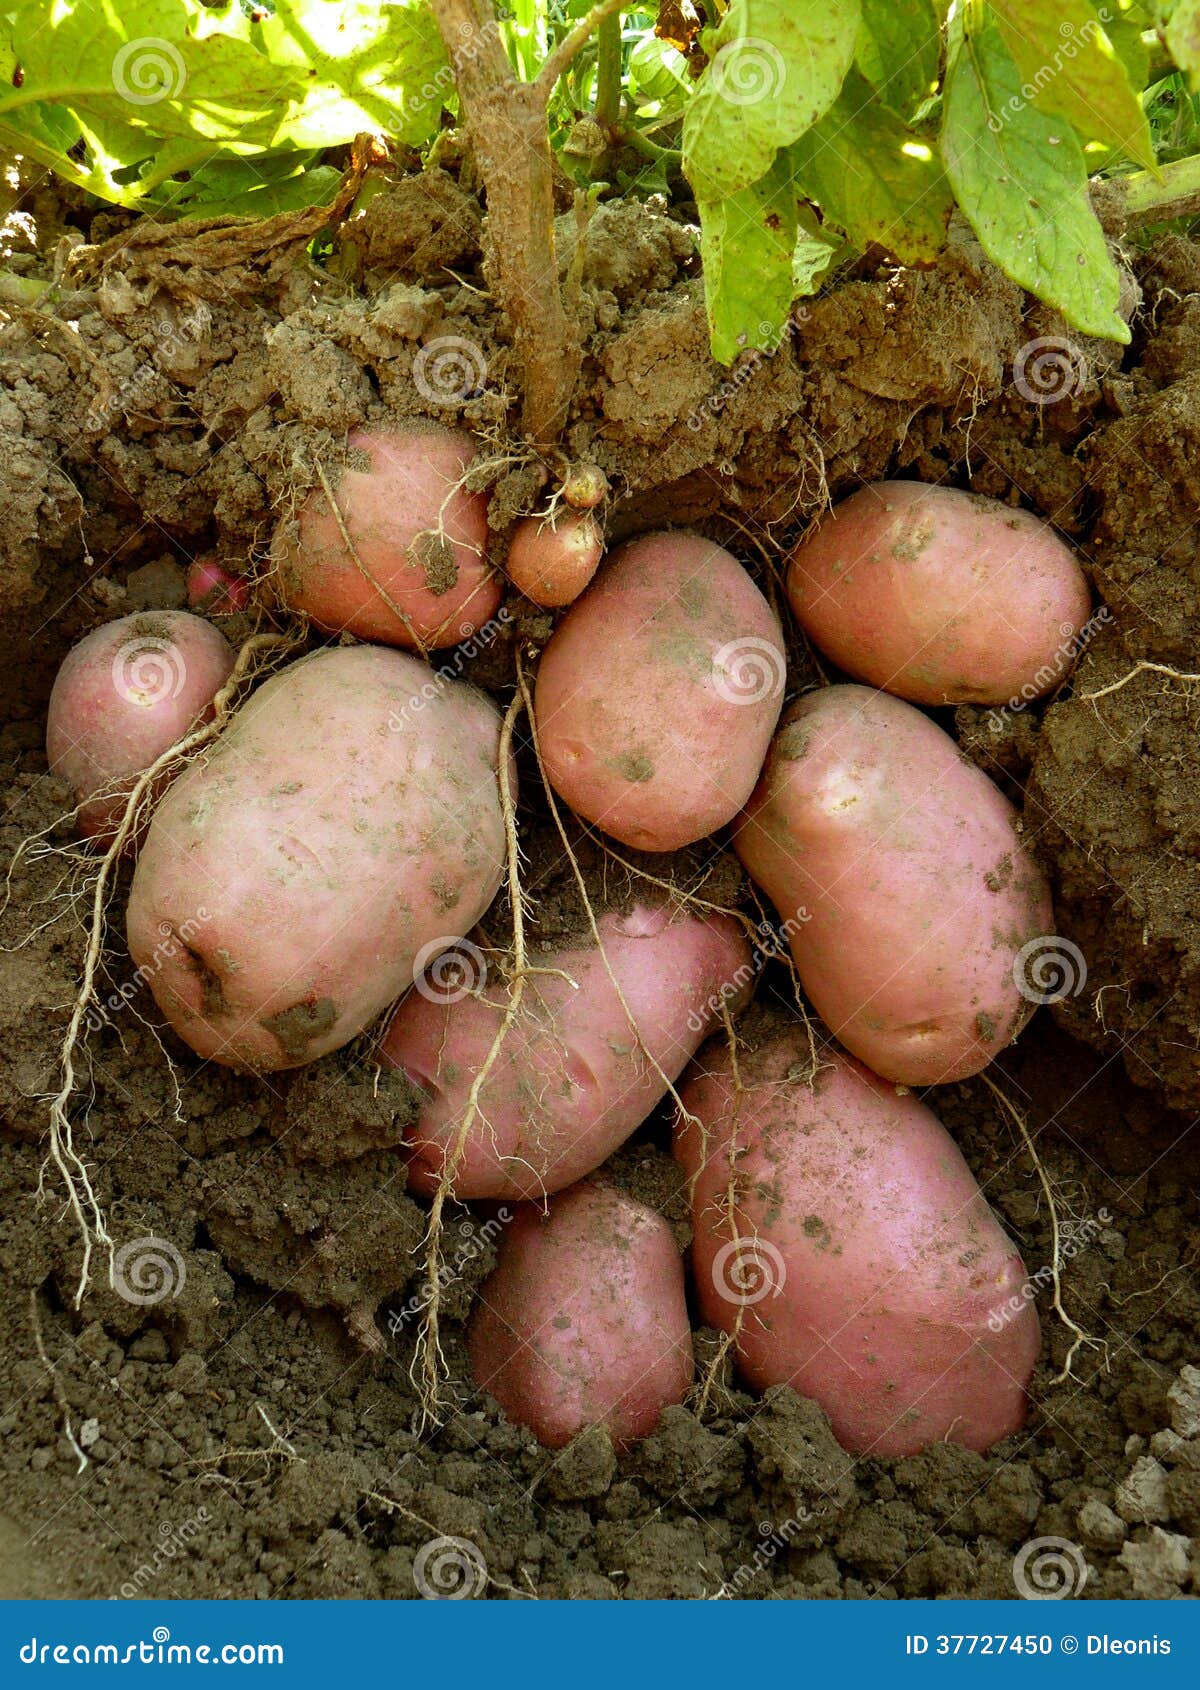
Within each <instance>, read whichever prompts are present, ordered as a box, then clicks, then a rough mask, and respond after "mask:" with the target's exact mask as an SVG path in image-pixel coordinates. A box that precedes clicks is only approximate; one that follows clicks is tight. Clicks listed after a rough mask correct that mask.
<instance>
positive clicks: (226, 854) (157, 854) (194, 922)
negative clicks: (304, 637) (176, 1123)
mask: <svg viewBox="0 0 1200 1690" xmlns="http://www.w3.org/2000/svg"><path fill="white" fill-rule="evenodd" d="M428 675H429V670H428V668H427V667H426V666H425V665H424V664H423V663H420V662H419V661H417V659H415V658H411V657H407V656H405V655H404V654H403V653H401V652H398V651H389V650H387V649H385V648H383V647H380V646H353V647H346V648H342V649H336V650H327V651H320V652H316V653H314V654H313V655H312V656H310V657H306V658H303V659H302V660H301V661H300V662H298V663H293V664H291V665H290V666H289V667H288V668H286V669H284V670H283V671H282V673H280V674H278V675H276V676H274V677H273V678H272V679H271V680H269V681H268V682H267V683H266V684H265V685H264V686H262V687H260V688H259V690H258V691H257V692H256V693H255V694H254V695H253V696H252V697H251V698H250V700H249V701H248V702H247V703H246V704H245V705H243V706H242V708H241V709H240V710H239V711H238V712H237V714H236V716H235V717H234V718H233V720H232V722H231V723H230V724H229V727H228V728H227V729H226V731H225V733H224V734H223V735H222V736H221V738H220V740H219V741H218V742H217V744H216V746H215V747H214V749H213V751H212V753H211V754H210V755H209V756H208V758H207V759H206V761H204V762H203V763H199V764H197V765H196V766H194V767H193V768H192V769H190V770H189V771H188V772H187V773H186V774H185V775H183V776H182V777H181V778H180V779H179V780H178V781H177V782H176V783H175V785H174V786H173V787H172V788H171V791H170V792H169V793H168V794H167V796H166V798H165V799H164V801H163V803H162V804H161V805H160V807H159V809H158V810H157V812H156V813H155V816H154V820H153V822H152V823H151V826H150V832H149V836H148V838H147V840H146V845H145V848H144V850H143V852H142V855H141V858H140V860H139V862H138V867H137V872H136V874H135V875H134V880H133V887H132V890H131V892H130V897H129V912H128V920H127V930H128V935H129V950H130V955H131V956H132V958H133V961H134V963H135V964H138V965H141V964H142V963H147V965H148V975H149V981H150V985H151V988H152V990H153V992H154V995H155V997H156V998H157V1000H158V1003H159V1005H160V1007H161V1008H162V1010H163V1011H164V1013H165V1014H166V1016H167V1018H168V1020H169V1021H170V1022H171V1024H172V1026H173V1027H174V1028H175V1030H176V1032H177V1033H178V1034H179V1036H180V1037H181V1038H182V1039H184V1040H185V1041H186V1042H187V1043H188V1044H189V1045H191V1047H192V1049H193V1050H194V1051H196V1052H197V1054H198V1055H200V1056H204V1057H211V1058H213V1059H214V1060H216V1061H218V1062H223V1063H226V1064H228V1065H229V1066H230V1067H235V1068H244V1069H250V1070H253V1071H258V1072H268V1071H270V1070H272V1069H278V1068H293V1067H296V1066H298V1065H299V1064H300V1063H302V1062H309V1061H312V1060H313V1058H315V1057H317V1056H322V1055H324V1054H325V1052H326V1051H330V1050H336V1049H337V1048H338V1046H339V1045H343V1044H345V1042H346V1041H347V1039H351V1038H353V1037H354V1036H355V1034H356V1033H359V1032H361V1031H362V1029H363V1028H364V1027H365V1026H366V1025H367V1023H368V1022H369V1021H370V1020H371V1019H372V1017H373V1016H375V1015H378V1014H379V1013H380V1011H381V1010H383V1009H385V1008H386V1007H387V1005H388V1003H389V1002H391V1001H392V999H394V998H396V997H397V996H399V994H400V993H401V992H402V991H403V990H404V988H405V987H406V986H408V985H409V984H410V983H411V981H412V978H413V965H414V961H415V959H416V957H417V955H418V953H419V952H420V951H421V950H422V948H423V947H425V946H427V945H430V944H432V943H434V942H436V941H440V942H441V943H442V944H449V943H451V942H452V939H453V938H454V937H456V936H458V935H461V934H462V933H464V932H466V931H467V929H468V928H470V927H471V926H472V925H473V924H474V923H475V922H476V921H477V920H478V919H479V917H480V916H481V915H482V914H483V912H484V910H485V909H486V908H487V906H488V904H489V903H490V902H491V900H492V898H493V897H494V896H495V893H496V889H497V887H498V886H499V884H500V878H501V873H502V868H503V861H504V828H503V817H502V813H501V806H500V796H499V776H498V768H497V760H498V755H499V728H500V724H499V718H498V716H497V714H496V712H495V710H494V709H493V707H492V705H491V704H490V703H489V702H488V701H487V700H486V699H485V698H484V697H483V696H482V694H480V693H477V692H476V691H475V690H474V689H473V688H471V687H468V686H466V685H465V684H463V683H462V682H460V681H447V682H446V683H444V684H443V685H442V687H441V688H440V690H439V691H438V692H437V693H436V694H435V695H434V696H433V697H430V696H429V695H428V692H427V691H426V692H423V691H422V688H423V686H424V683H425V682H426V680H427V678H428ZM200 910H202V911H203V917H202V918H200V917H198V911H200ZM185 922H187V923H190V927H189V929H188V930H189V931H190V932H191V933H192V934H193V937H192V938H191V940H190V941H189V943H188V944H187V945H186V946H185V945H181V944H180V945H177V946H176V947H175V954H174V956H173V958H172V960H171V961H170V962H169V963H168V964H166V965H164V966H161V967H153V968H151V967H149V959H151V958H152V957H153V956H154V949H155V946H159V947H160V948H161V943H162V940H163V938H164V937H165V936H169V935H170V934H173V933H174V934H178V933H179V931H180V928H181V927H182V926H183V924H184V923H185Z"/></svg>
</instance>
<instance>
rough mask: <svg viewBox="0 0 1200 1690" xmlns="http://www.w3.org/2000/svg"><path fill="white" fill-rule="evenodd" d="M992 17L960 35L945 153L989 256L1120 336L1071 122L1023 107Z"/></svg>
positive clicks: (1096, 327) (1105, 255)
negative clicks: (983, 23) (1069, 123)
mask: <svg viewBox="0 0 1200 1690" xmlns="http://www.w3.org/2000/svg"><path fill="white" fill-rule="evenodd" d="M1021 86H1022V79H1021V74H1020V72H1019V71H1018V69H1017V67H1016V65H1015V64H1014V63H1013V60H1012V58H1011V57H1010V55H1009V53H1008V50H1007V49H1006V47H1005V45H1004V40H1003V38H1002V36H1001V34H1000V31H999V29H998V28H997V27H996V26H995V24H985V26H984V27H983V28H982V29H981V30H979V31H978V32H977V33H976V32H970V33H964V35H963V37H962V39H961V43H960V45H959V46H958V48H957V51H956V52H955V53H954V54H953V56H952V59H951V63H950V67H949V70H948V72H947V77H946V94H945V108H944V110H945V121H944V128H943V132H942V156H943V158H944V159H945V163H946V174H947V175H948V176H949V178H950V181H951V184H952V186H953V188H954V192H955V197H956V198H957V200H958V203H959V205H960V206H961V207H962V209H963V212H964V213H965V215H966V217H967V219H968V220H969V222H970V224H971V227H972V228H973V229H974V230H975V233H976V234H977V235H978V237H979V240H980V243H981V245H982V246H983V249H984V251H985V252H986V253H987V255H988V257H989V258H990V259H991V260H992V261H993V263H995V264H998V265H999V267H1000V268H1001V270H1003V271H1004V273H1005V275H1007V276H1009V277H1011V278H1012V280H1013V281H1014V282H1017V283H1019V284H1020V286H1021V287H1024V288H1028V290H1029V291H1030V293H1033V294H1036V295H1037V297H1038V298H1039V299H1044V300H1045V301H1047V303H1048V304H1050V305H1053V306H1055V307H1057V309H1058V310H1060V311H1061V312H1062V314H1063V316H1064V317H1066V319H1067V321H1068V322H1069V323H1071V324H1072V325H1073V326H1074V327H1075V328H1077V329H1079V330H1080V331H1081V332H1082V333H1084V334H1095V335H1103V336H1105V337H1106V338H1107V339H1110V340H1117V341H1122V342H1126V341H1128V339H1129V330H1128V328H1127V327H1126V326H1125V324H1124V323H1123V322H1122V321H1121V318H1120V317H1119V316H1118V315H1117V309H1116V308H1117V301H1118V299H1119V297H1120V280H1119V278H1118V275H1117V271H1116V267H1115V265H1114V264H1113V261H1112V258H1111V256H1110V254H1109V251H1108V246H1107V243H1106V242H1105V239H1104V233H1103V231H1102V229H1101V228H1100V224H1099V223H1098V222H1097V220H1096V215H1095V213H1094V212H1093V210H1092V207H1091V203H1090V201H1089V199H1088V186H1087V169H1086V166H1085V164H1084V159H1083V151H1082V149H1081V147H1080V145H1079V142H1078V141H1077V140H1076V138H1075V135H1074V133H1073V132H1072V130H1071V128H1070V126H1069V125H1067V124H1065V123H1063V122H1061V121H1060V120H1058V119H1055V118H1052V117H1048V116H1047V115H1046V114H1045V113H1044V112H1041V111H1039V110H1038V109H1037V108H1036V106H1031V105H1029V104H1028V103H1027V102H1026V100H1025V99H1024V97H1023V96H1022V93H1021Z"/></svg>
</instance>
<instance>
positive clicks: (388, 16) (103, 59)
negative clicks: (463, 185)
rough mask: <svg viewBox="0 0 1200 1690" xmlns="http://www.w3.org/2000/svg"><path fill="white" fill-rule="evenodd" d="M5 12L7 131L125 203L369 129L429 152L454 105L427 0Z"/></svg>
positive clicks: (96, 5)
mask: <svg viewBox="0 0 1200 1690" xmlns="http://www.w3.org/2000/svg"><path fill="white" fill-rule="evenodd" d="M7 3H8V12H7V21H8V32H7V44H6V50H7V51H8V53H9V56H10V60H12V59H15V61H16V63H17V64H19V66H20V75H19V76H17V77H12V76H10V77H9V79H8V86H7V87H5V88H4V89H3V90H2V91H0V134H2V135H3V136H4V138H5V139H6V140H11V141H12V143H13V144H14V145H17V146H21V144H22V143H21V140H20V139H18V138H24V140H25V142H26V144H25V146H24V150H26V151H28V152H29V153H30V154H31V156H33V157H36V158H38V159H39V160H41V161H42V162H45V163H48V164H50V165H51V167H52V168H54V169H57V170H59V171H60V173H61V174H63V175H64V176H67V177H68V178H70V179H73V180H75V181H82V182H83V183H84V185H86V186H88V187H91V188H93V189H94V190H95V191H96V192H99V193H102V194H104V195H105V196H106V197H108V198H110V199H114V200H116V201H118V202H119V203H121V204H124V205H136V204H138V203H141V202H142V201H145V202H146V203H149V202H150V196H151V195H152V193H153V191H154V190H156V189H157V188H159V187H161V186H162V185H163V184H164V183H165V181H166V180H167V178H168V176H169V175H170V174H171V173H172V171H174V170H187V171H189V172H195V171H196V170H198V169H200V168H202V166H203V165H204V163H205V162H206V161H208V160H214V159H222V160H227V159H228V158H229V155H230V154H235V155H241V156H246V157H248V156H254V155H264V154H275V153H277V152H281V151H282V152H288V153H291V154H292V156H293V159H294V156H295V154H296V153H297V152H298V151H299V152H307V151H311V150H313V149H317V148H324V147H328V146H334V145H339V144H342V143H344V142H347V141H350V140H352V139H353V137H354V136H355V135H356V134H358V133H359V132H361V131H364V130H368V131H373V132H378V133H384V134H388V135H391V136H394V137H396V138H397V139H399V140H401V141H406V142H408V143H410V144H413V145H417V144H420V143H422V142H424V141H427V140H429V139H431V138H432V136H433V135H434V134H436V133H437V130H438V127H439V124H440V118H441V111H442V106H443V103H444V101H445V99H446V98H447V97H450V96H452V95H453V84H452V79H451V77H450V73H449V69H448V66H447V63H446V58H445V54H444V52H443V50H442V45H441V40H440V37H439V36H438V32H437V28H436V25H435V23H434V20H433V16H432V13H431V11H430V9H429V7H428V5H427V4H425V3H422V0H389V3H388V4H386V5H378V4H376V3H375V0H273V4H272V6H271V8H270V10H267V9H265V8H264V10H263V11H262V12H259V13H254V14H251V13H250V12H249V11H248V9H247V10H243V8H242V6H241V5H240V4H238V0H225V3H224V4H216V5H206V4H202V3H201V0H120V4H119V5H118V4H117V0H54V5H53V7H52V8H49V7H48V6H47V3H46V0H7ZM256 20H257V21H256ZM50 111H57V112H60V113H62V114H64V116H63V118H62V119H61V120H59V122H58V125H57V126H58V127H59V128H60V129H61V128H62V127H63V126H64V123H67V122H69V123H71V124H73V125H74V136H73V137H72V140H73V141H74V139H76V138H78V136H79V135H80V134H82V136H83V138H84V141H85V144H86V147H87V151H88V159H87V161H86V163H85V165H84V166H83V168H82V170H81V168H80V166H79V164H78V163H77V162H76V161H75V160H73V159H71V158H68V157H67V156H66V149H65V148H61V149H59V148H56V146H55V144H54V142H53V141H52V140H51V137H50V133H49V131H50V130H52V129H53V128H54V127H55V125H54V123H52V122H50V121H49V120H48V119H47V117H46V115H45V114H46V113H48V112H50ZM149 160H153V161H154V163H153V166H152V167H150V168H146V169H143V166H146V165H147V161H149ZM296 191H297V190H294V189H289V190H288V192H289V194H291V193H294V192H296ZM165 197H167V198H169V197H170V196H165ZM185 197H186V196H185Z"/></svg>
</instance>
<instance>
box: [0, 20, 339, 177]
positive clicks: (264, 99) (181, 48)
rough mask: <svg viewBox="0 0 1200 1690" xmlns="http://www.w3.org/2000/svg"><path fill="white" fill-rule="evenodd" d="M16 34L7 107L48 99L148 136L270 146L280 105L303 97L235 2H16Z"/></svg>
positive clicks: (301, 83) (299, 82) (3, 98)
mask: <svg viewBox="0 0 1200 1690" xmlns="http://www.w3.org/2000/svg"><path fill="white" fill-rule="evenodd" d="M11 15H12V18H13V23H12V41H13V47H14V50H15V52H16V54H17V57H18V59H19V61H20V64H21V69H22V72H23V79H22V82H21V86H20V88H14V89H12V90H11V91H6V92H5V93H3V94H0V113H3V112H4V111H6V110H7V109H10V108H11V109H15V108H18V107H20V106H23V105H25V104H26V103H27V102H29V101H32V100H47V101H51V102H53V103H54V104H56V105H65V106H68V107H69V108H71V109H72V110H73V111H76V112H83V113H90V114H91V115H92V116H93V117H94V118H96V119H98V120H101V121H104V122H117V123H120V124H123V125H126V126H128V127H131V128H137V129H141V130H144V131H145V132H146V133H147V134H149V135H156V136H164V135H187V136H191V137H192V138H194V139H203V140H207V141H210V142H214V143H224V142H229V143H239V144H241V145H243V146H252V145H255V144H257V145H261V146H267V145H269V144H270V143H271V142H272V140H273V137H274V133H275V130H276V127H277V124H278V121H279V115H280V108H281V107H283V108H286V107H287V106H288V105H289V104H290V103H292V102H293V101H296V100H302V99H303V98H304V96H305V94H306V92H307V89H306V86H305V78H304V76H303V74H302V72H301V71H299V70H298V69H296V68H294V67H281V66H276V65H272V64H271V62H270V61H269V60H268V59H267V58H266V57H265V56H264V55H263V54H262V53H260V52H258V51H257V50H256V49H255V48H254V47H253V46H252V45H251V44H250V42H249V41H247V40H246V39H244V35H245V27H246V26H245V20H244V18H243V15H242V13H241V11H240V9H239V8H237V7H236V6H234V5H232V4H229V5H226V6H225V7H223V8H213V9H212V10H211V11H209V10H208V9H206V8H204V7H201V6H197V5H192V6H189V5H186V4H185V3H184V0H129V3H128V4H127V5H124V4H123V5H122V7H121V12H120V16H118V15H117V12H116V10H115V8H114V7H113V6H112V5H105V4H103V3H98V0H58V4H57V5H56V6H55V7H54V9H53V11H52V13H51V14H50V16H49V17H47V8H46V5H45V0H13V9H12V14H11Z"/></svg>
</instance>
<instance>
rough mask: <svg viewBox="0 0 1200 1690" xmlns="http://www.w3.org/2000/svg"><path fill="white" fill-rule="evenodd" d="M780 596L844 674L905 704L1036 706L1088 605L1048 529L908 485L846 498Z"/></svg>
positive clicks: (809, 541) (945, 490)
mask: <svg viewBox="0 0 1200 1690" xmlns="http://www.w3.org/2000/svg"><path fill="white" fill-rule="evenodd" d="M787 591H788V598H789V600H790V601H791V605H792V609H793V610H794V611H795V613H796V617H797V619H798V620H799V622H800V623H801V625H802V627H803V628H804V629H805V631H806V632H807V633H808V634H809V635H810V636H811V638H812V639H813V640H814V641H815V642H816V644H817V645H819V646H820V648H821V650H822V651H823V652H825V653H826V655H827V656H829V657H831V658H832V659H833V661H834V662H835V663H837V664H838V665H840V667H841V668H843V669H844V670H845V671H846V672H847V674H850V675H853V676H855V677H856V678H857V679H858V680H862V681H870V682H871V684H872V685H873V686H877V687H883V688H884V689H885V690H886V691H888V692H891V693H895V694H896V695H897V696H898V697H900V698H907V699H910V700H911V701H912V702H913V703H916V704H952V703H965V702H971V703H976V704H1003V703H1006V702H1007V701H1008V700H1010V699H1015V700H1017V701H1018V702H1028V701H1029V700H1030V699H1033V698H1037V697H1040V695H1041V694H1042V693H1044V692H1048V691H1049V690H1050V689H1051V688H1053V687H1055V686H1058V685H1059V684H1061V682H1062V681H1064V680H1065V679H1066V677H1067V676H1068V675H1069V674H1070V672H1071V668H1072V664H1073V661H1074V655H1075V644H1076V640H1077V638H1078V635H1079V633H1080V631H1081V630H1082V628H1083V627H1084V625H1085V623H1086V622H1087V619H1088V615H1089V612H1090V608H1091V598H1090V594H1089V592H1088V585H1087V581H1086V579H1085V577H1084V574H1083V571H1082V569H1081V568H1080V567H1079V564H1078V562H1077V560H1076V558H1075V555H1074V553H1073V552H1072V551H1071V550H1070V548H1069V547H1068V546H1067V545H1065V544H1064V543H1063V541H1062V540H1060V539H1059V538H1058V536H1057V535H1056V534H1055V532H1054V530H1053V529H1052V528H1050V527H1049V525H1048V524H1046V523H1044V522H1039V521H1038V519H1037V518H1036V517H1034V516H1031V515H1030V514H1029V512H1028V511H1022V510H1013V509H1011V508H1010V507H1009V506H1008V505H1002V504H1000V503H999V502H998V501H997V500H995V499H985V498H981V497H980V496H979V495H978V494H975V493H964V492H961V491H959V489H958V488H956V487H930V486H926V485H924V484H923V483H922V482H919V481H883V482H879V483H877V484H876V485H874V486H870V487H863V488H861V489H860V490H859V491H858V492H857V493H854V494H852V495H851V497H850V498H848V499H844V500H843V501H842V503H841V504H840V505H838V506H836V508H835V509H834V510H832V511H831V512H830V513H829V515H828V516H827V517H825V518H824V519H823V520H822V521H821V522H820V523H819V524H818V526H817V527H816V529H815V530H814V531H813V532H812V533H811V534H809V535H808V536H807V537H806V538H805V539H804V540H802V541H801V542H800V544H799V545H798V546H797V548H796V550H795V552H794V554H793V556H792V561H791V566H790V568H789V570H788V578H787Z"/></svg>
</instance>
